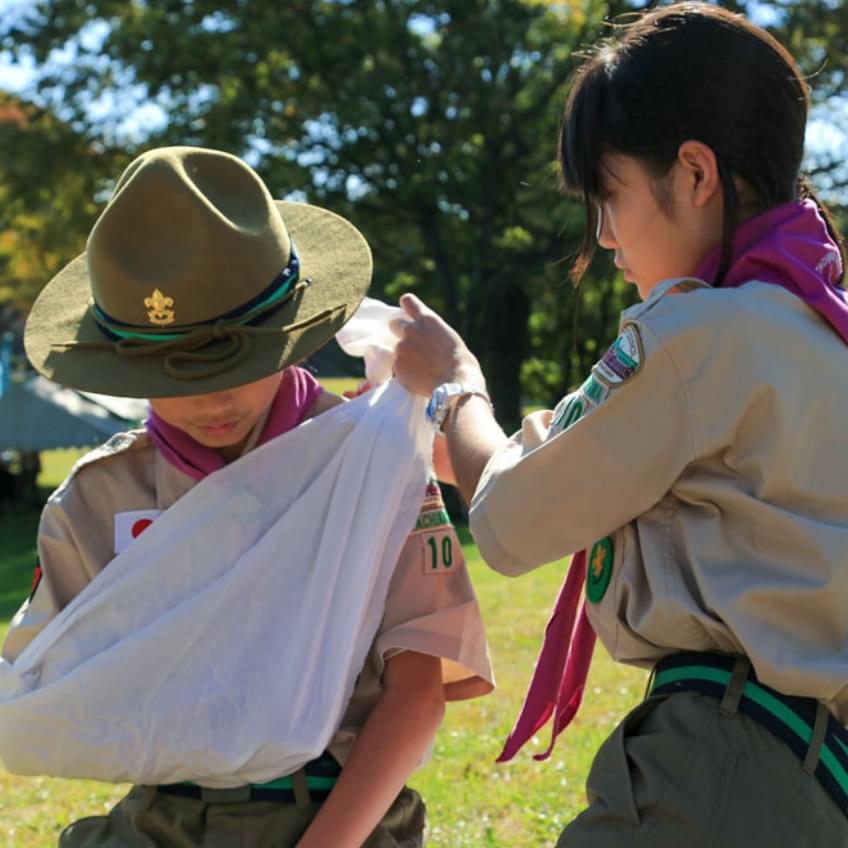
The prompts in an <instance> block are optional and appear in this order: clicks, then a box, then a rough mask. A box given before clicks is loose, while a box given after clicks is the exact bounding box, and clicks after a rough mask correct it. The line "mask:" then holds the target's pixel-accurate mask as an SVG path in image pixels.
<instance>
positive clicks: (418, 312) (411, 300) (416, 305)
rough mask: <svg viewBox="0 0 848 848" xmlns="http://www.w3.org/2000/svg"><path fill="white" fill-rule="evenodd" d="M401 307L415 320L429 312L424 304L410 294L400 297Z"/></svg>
mask: <svg viewBox="0 0 848 848" xmlns="http://www.w3.org/2000/svg"><path fill="white" fill-rule="evenodd" d="M400 307H401V309H403V311H404V312H406V314H407V315H408V316H409V317H410V318H412V319H413V320H415V319H416V318H420V317H421V316H422V315H423V314H424V313H425V312H429V310H428V309H427V307H426V306H425V305H424V302H423V301H422V300H419V299H418V298H417V297H416V296H415V295H414V294H410V293H409V292H407V293H406V294H402V295H401V296H400Z"/></svg>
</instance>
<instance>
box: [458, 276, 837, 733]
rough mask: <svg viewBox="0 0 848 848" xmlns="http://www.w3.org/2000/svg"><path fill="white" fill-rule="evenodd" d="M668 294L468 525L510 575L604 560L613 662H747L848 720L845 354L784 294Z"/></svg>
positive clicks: (510, 447) (635, 317)
mask: <svg viewBox="0 0 848 848" xmlns="http://www.w3.org/2000/svg"><path fill="white" fill-rule="evenodd" d="M669 288H670V284H669V285H664V286H663V287H662V288H661V289H658V290H657V291H655V292H654V293H653V295H652V296H651V297H650V298H649V299H648V300H647V301H646V302H644V303H642V304H639V305H637V306H635V307H633V308H631V309H629V310H627V311H625V312H624V313H623V315H622V323H621V330H620V335H619V338H618V340H617V341H616V343H615V345H613V347H612V348H611V349H610V351H609V352H608V353H607V354H606V356H605V357H604V358H603V360H602V361H601V362H600V363H598V365H597V366H596V367H595V368H594V369H593V372H592V375H591V376H590V378H589V379H588V380H587V381H586V382H585V383H584V384H583V386H582V387H581V389H580V390H579V391H578V392H575V393H573V394H572V395H569V396H568V397H567V398H565V399H564V400H563V402H562V403H561V404H560V405H559V406H558V407H557V410H556V411H555V412H554V413H551V412H540V413H534V414H531V415H530V416H528V417H527V418H526V419H525V421H524V423H523V428H522V430H521V431H520V432H519V433H517V434H516V435H515V436H514V437H513V438H512V439H511V440H510V441H509V442H508V444H507V445H506V446H504V447H503V448H502V449H501V450H499V451H498V452H497V453H496V454H495V455H494V456H493V457H492V459H491V461H490V462H489V464H488V466H487V468H486V470H485V472H484V474H483V477H482V479H481V481H480V485H479V487H478V490H477V494H476V496H475V498H474V502H473V504H472V509H471V530H472V532H473V534H474V537H475V539H476V540H477V543H478V544H479V546H480V550H481V553H482V554H483V556H484V557H485V559H486V560H487V562H488V563H489V564H490V565H491V566H492V567H493V568H495V569H497V570H498V571H501V572H503V573H505V574H511V575H516V574H520V573H522V572H524V571H527V570H529V569H531V568H534V567H536V566H538V565H541V564H542V563H545V562H550V561H552V560H555V559H558V558H560V557H562V556H565V555H567V554H570V553H573V552H575V551H577V550H580V549H582V548H587V549H589V551H590V553H589V568H588V572H589V574H588V580H587V595H588V597H589V616H590V619H591V621H592V623H593V625H594V627H595V629H596V631H597V633H598V635H599V637H600V639H601V640H602V641H603V642H604V644H605V645H606V647H607V648H608V649H609V651H610V652H611V653H612V655H613V656H614V657H615V658H616V659H618V660H621V661H624V662H628V663H633V664H637V665H643V666H648V665H651V664H653V663H654V662H655V661H656V660H658V659H659V658H661V657H663V656H665V655H667V654H669V653H672V652H674V651H680V650H693V651H722V652H731V653H744V654H747V655H748V656H749V657H750V658H751V660H752V663H753V666H754V668H755V671H756V673H757V675H758V677H759V679H760V680H761V681H762V682H764V683H766V684H767V685H770V686H772V687H774V688H776V689H778V690H780V691H782V692H784V693H786V694H795V695H802V696H809V697H813V698H817V699H819V700H822V701H824V702H826V703H827V704H828V706H829V707H830V708H831V710H832V711H833V712H834V713H835V714H836V715H837V716H838V717H839V718H840V720H841V721H842V722H843V723H845V722H848V346H846V345H845V343H844V342H843V341H842V340H841V339H840V338H839V337H838V336H837V334H836V333H835V332H833V330H832V329H831V328H830V326H829V325H828V324H826V323H825V321H824V320H823V319H822V318H820V317H819V316H818V315H817V314H816V313H815V312H814V311H812V310H811V309H810V308H809V307H808V306H807V305H806V304H804V303H803V302H802V301H801V300H799V299H798V298H796V297H795V296H793V295H792V294H790V293H789V292H787V291H785V290H783V289H781V288H778V287H777V286H772V285H767V284H763V283H749V284H747V285H744V286H742V287H741V288H731V289H712V288H709V287H705V286H704V284H699V283H687V284H685V285H683V287H682V288H683V289H684V291H682V292H680V293H668V289H669Z"/></svg>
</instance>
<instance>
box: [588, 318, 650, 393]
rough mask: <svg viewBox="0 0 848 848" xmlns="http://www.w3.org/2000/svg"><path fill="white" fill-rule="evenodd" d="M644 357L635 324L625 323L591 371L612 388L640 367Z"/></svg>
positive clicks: (628, 377)
mask: <svg viewBox="0 0 848 848" xmlns="http://www.w3.org/2000/svg"><path fill="white" fill-rule="evenodd" d="M644 358H645V355H644V353H643V351H642V338H641V336H640V335H639V330H638V328H637V327H636V325H635V324H626V325H625V326H624V327H622V329H621V333H620V334H619V336H618V338H617V339H616V340H615V342H613V345H612V347H611V348H610V349H609V350H608V351H607V352H606V353H605V354H604V358H603V359H602V360H601V361H600V362H599V363H598V364H597V365H596V366H595V367H594V368H593V369H592V373H593V374H594V375H595V376H596V377H597V378H598V380H600V381H601V382H602V383H603V384H604V385H606V386H609V387H610V388H611V389H614V388H616V387H617V386H620V385H621V384H622V383H623V382H625V380H629V379H630V378H631V377H632V376H633V375H634V374H635V373H636V372H637V371H638V370H639V369H640V368H641V367H642V360H643V359H644Z"/></svg>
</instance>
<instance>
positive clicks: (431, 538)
mask: <svg viewBox="0 0 848 848" xmlns="http://www.w3.org/2000/svg"><path fill="white" fill-rule="evenodd" d="M419 539H420V540H421V547H422V559H423V560H424V573H425V574H445V573H446V572H448V571H453V570H454V566H455V565H456V564H457V557H458V555H459V553H460V552H459V551H457V547H458V544H457V540H456V536H455V535H454V533H453V530H452V529H450V528H446V529H444V530H440V531H437V532H433V533H422V534H421V535H420V536H419Z"/></svg>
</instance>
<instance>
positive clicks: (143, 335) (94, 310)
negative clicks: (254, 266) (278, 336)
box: [91, 242, 310, 342]
mask: <svg viewBox="0 0 848 848" xmlns="http://www.w3.org/2000/svg"><path fill="white" fill-rule="evenodd" d="M299 280H300V258H299V257H298V255H297V251H296V250H295V246H294V242H292V245H291V256H290V258H289V262H288V265H286V267H285V268H283V270H282V271H281V272H280V273H279V274H278V275H277V276H276V277H275V278H274V280H273V281H272V282H271V285H269V286H267V287H266V288H265V289H264V290H263V291H261V292H260V293H259V294H258V295H256V297H253V298H251V299H250V300H248V301H247V302H246V303H243V304H242V305H241V306H239V307H237V308H236V309H233V310H231V311H230V312H226V313H224V314H223V315H218V316H217V317H215V318H209V319H208V320H206V321H198V322H197V323H196V324H183V325H180V326H177V327H169V328H168V330H156V329H150V328H148V327H144V328H143V329H144V332H138V331H137V330H136V329H135V328H138V329H139V330H140V329H142V328H141V327H140V326H139V325H138V324H128V323H126V322H125V321H120V320H118V319H117V318H113V317H112V316H110V315H109V314H107V313H106V312H105V310H104V309H103V308H102V307H101V306H100V304H98V303H97V301H95V302H94V303H93V304H92V306H91V314H92V315H93V317H94V320H95V321H96V323H97V326H98V328H99V329H100V331H101V332H102V333H103V335H105V336H106V337H107V338H109V339H112V340H113V341H120V340H121V339H144V340H148V341H154V342H158V341H173V340H175V339H180V338H182V337H183V336H186V335H187V334H188V333H190V332H192V331H193V330H195V329H196V328H198V327H203V326H208V325H213V324H216V323H218V322H219V321H224V322H226V323H232V322H235V323H238V324H249V323H251V322H252V321H258V320H259V319H260V318H261V317H262V316H263V315H265V314H266V313H267V312H269V311H271V310H272V309H276V308H277V307H278V306H281V305H282V304H283V303H284V302H285V301H286V300H288V298H289V297H290V296H291V295H293V294H294V292H295V290H296V289H298V288H302V287H303V286H301V285H298V281H299ZM309 282H310V281H309V280H306V281H304V284H305V285H308V284H309ZM239 319H241V320H239Z"/></svg>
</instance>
